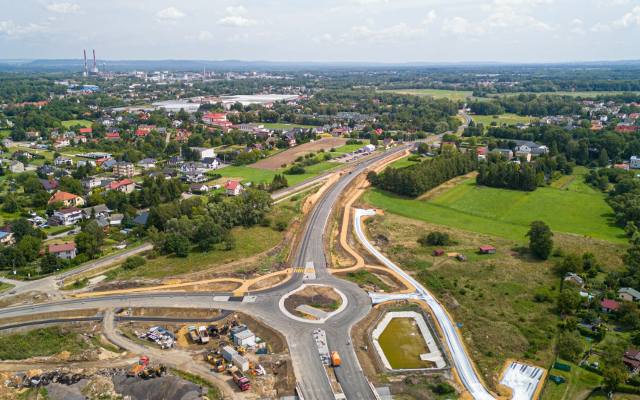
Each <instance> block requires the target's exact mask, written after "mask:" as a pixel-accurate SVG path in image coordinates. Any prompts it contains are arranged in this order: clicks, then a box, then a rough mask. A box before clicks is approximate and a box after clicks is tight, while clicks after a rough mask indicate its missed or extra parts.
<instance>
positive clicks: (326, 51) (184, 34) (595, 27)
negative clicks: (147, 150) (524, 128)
mask: <svg viewBox="0 0 640 400" xmlns="http://www.w3.org/2000/svg"><path fill="white" fill-rule="evenodd" d="M84 48H86V49H87V50H88V52H90V49H93V48H95V49H96V52H97V54H98V58H99V59H108V60H123V59H129V60H133V59H135V60H153V59H155V60H158V59H196V60H230V59H235V60H248V61H255V60H264V61H296V62H301V61H317V62H386V63H404V62H491V61H495V62H567V61H569V62H570V61H601V60H631V59H635V60H637V59H640V0H108V1H104V0H68V1H67V0H64V1H61V0H20V1H15V0H0V58H3V59H24V58H26V59H40V58H54V59H56V58H57V59H62V58H80V57H82V49H84Z"/></svg>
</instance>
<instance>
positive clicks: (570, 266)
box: [555, 254, 583, 277]
mask: <svg viewBox="0 0 640 400" xmlns="http://www.w3.org/2000/svg"><path fill="white" fill-rule="evenodd" d="M582 267H583V260H582V259H581V258H580V257H579V256H578V255H577V254H567V255H566V256H564V257H563V258H562V261H559V262H558V263H556V266H555V271H556V273H557V274H558V275H559V276H561V277H563V276H565V275H567V274H568V273H569V272H573V273H576V274H578V273H580V272H582Z"/></svg>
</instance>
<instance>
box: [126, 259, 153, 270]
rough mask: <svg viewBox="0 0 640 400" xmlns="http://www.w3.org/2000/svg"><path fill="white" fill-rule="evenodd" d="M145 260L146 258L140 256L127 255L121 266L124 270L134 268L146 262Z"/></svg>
mask: <svg viewBox="0 0 640 400" xmlns="http://www.w3.org/2000/svg"><path fill="white" fill-rule="evenodd" d="M146 262H147V260H145V259H144V258H142V257H140V256H132V257H127V259H126V260H125V262H124V263H123V264H122V268H123V269H126V270H131V269H136V268H138V267H141V266H143V265H144V264H146Z"/></svg>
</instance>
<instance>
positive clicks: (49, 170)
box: [36, 164, 56, 176]
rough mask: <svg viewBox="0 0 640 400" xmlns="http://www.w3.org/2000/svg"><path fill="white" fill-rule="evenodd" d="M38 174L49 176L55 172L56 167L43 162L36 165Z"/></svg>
mask: <svg viewBox="0 0 640 400" xmlns="http://www.w3.org/2000/svg"><path fill="white" fill-rule="evenodd" d="M36 171H37V172H38V175H40V176H51V175H53V174H54V173H55V172H56V168H54V167H53V166H51V165H48V164H45V165H41V166H39V167H38V169H37V170H36Z"/></svg>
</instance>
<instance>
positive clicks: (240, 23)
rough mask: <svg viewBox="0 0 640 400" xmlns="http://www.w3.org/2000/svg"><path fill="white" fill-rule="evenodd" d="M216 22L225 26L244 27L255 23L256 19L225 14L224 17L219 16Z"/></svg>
mask: <svg viewBox="0 0 640 400" xmlns="http://www.w3.org/2000/svg"><path fill="white" fill-rule="evenodd" d="M218 23H219V24H220V25H225V26H234V27H246V26H251V25H255V24H256V23H257V21H256V20H254V19H250V18H245V17H243V16H242V15H227V16H226V17H224V18H220V19H219V20H218Z"/></svg>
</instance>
